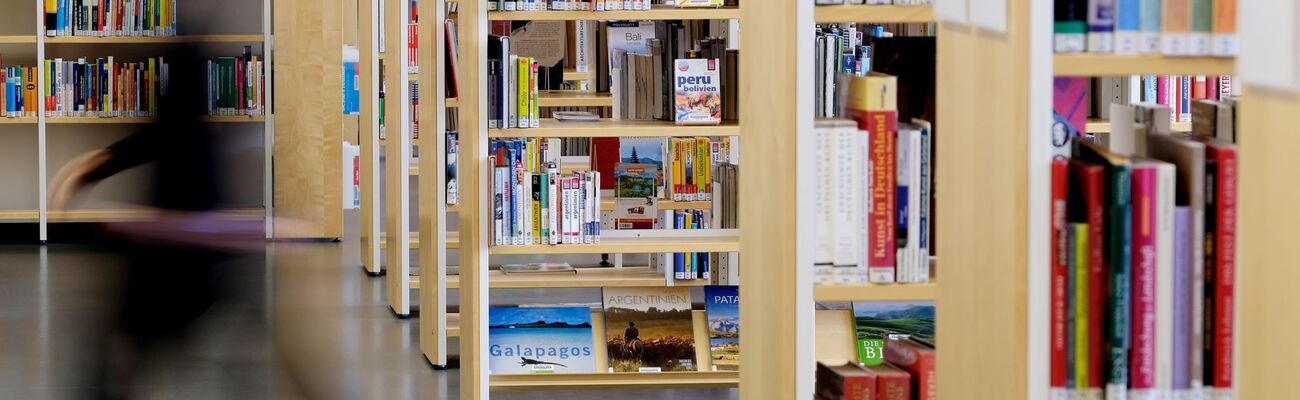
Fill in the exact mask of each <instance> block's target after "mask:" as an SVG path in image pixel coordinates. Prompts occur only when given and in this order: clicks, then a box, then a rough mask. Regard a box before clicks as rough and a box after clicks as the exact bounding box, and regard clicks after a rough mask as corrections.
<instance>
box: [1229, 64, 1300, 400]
mask: <svg viewBox="0 0 1300 400" xmlns="http://www.w3.org/2000/svg"><path fill="white" fill-rule="evenodd" d="M1296 115H1300V95H1297V94H1281V93H1276V92H1269V91H1266V90H1263V89H1256V88H1255V87H1251V86H1247V87H1246V88H1245V91H1244V96H1243V97H1242V100H1241V106H1240V109H1239V110H1238V111H1237V117H1238V118H1239V119H1238V121H1239V122H1238V128H1239V129H1240V130H1239V131H1238V132H1239V133H1238V134H1237V135H1238V136H1237V138H1238V140H1237V141H1238V146H1239V147H1238V152H1239V153H1238V157H1237V159H1238V161H1237V165H1238V170H1237V177H1238V178H1237V179H1238V180H1237V182H1238V183H1239V185H1238V187H1237V215H1238V219H1237V229H1238V236H1237V243H1238V252H1237V299H1238V304H1237V312H1238V314H1237V327H1238V329H1237V337H1236V343H1237V346H1238V347H1237V348H1238V352H1237V354H1236V356H1237V357H1236V366H1237V371H1235V372H1236V374H1237V379H1236V380H1235V383H1236V385H1237V387H1238V397H1237V398H1239V399H1295V398H1300V386H1297V385H1295V383H1294V382H1293V381H1294V380H1295V376H1294V372H1293V370H1294V369H1295V368H1294V367H1295V365H1296V359H1297V358H1300V351H1297V350H1296V346H1295V336H1296V332H1300V315H1298V314H1296V312H1295V310H1296V309H1300V296H1296V291H1297V288H1298V287H1300V268H1298V267H1300V262H1297V261H1296V255H1295V251H1294V249H1295V246H1296V243H1300V231H1297V230H1296V227H1297V226H1300V211H1297V209H1296V205H1297V204H1300V176H1297V174H1296V173H1297V171H1300V168H1297V167H1296V164H1295V162H1296V161H1295V150H1296V149H1300V136H1297V135H1296V133H1295V131H1296V129H1295V117H1296Z"/></svg>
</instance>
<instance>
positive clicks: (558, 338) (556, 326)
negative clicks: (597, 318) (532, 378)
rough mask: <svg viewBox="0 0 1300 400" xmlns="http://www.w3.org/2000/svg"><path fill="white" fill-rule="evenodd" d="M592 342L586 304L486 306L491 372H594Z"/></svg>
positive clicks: (588, 312)
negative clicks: (567, 305) (535, 306)
mask: <svg viewBox="0 0 1300 400" xmlns="http://www.w3.org/2000/svg"><path fill="white" fill-rule="evenodd" d="M592 344H593V342H592V334H591V309H589V308H587V307H544V308H522V307H490V308H489V309H488V370H490V371H492V373H493V374H532V373H582V372H596V359H595V358H594V357H593V356H592V355H593V349H592Z"/></svg>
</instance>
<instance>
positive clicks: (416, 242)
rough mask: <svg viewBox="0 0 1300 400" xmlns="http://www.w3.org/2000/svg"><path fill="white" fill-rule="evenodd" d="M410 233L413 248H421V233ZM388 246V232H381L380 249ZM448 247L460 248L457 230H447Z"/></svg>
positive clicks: (410, 245)
mask: <svg viewBox="0 0 1300 400" xmlns="http://www.w3.org/2000/svg"><path fill="white" fill-rule="evenodd" d="M408 235H410V237H411V239H410V241H409V242H410V244H409V247H410V248H412V249H418V248H420V233H419V232H411V233H408ZM387 248H388V233H380V234H379V249H380V250H384V249H387ZM447 248H448V249H459V248H460V235H458V234H457V233H456V232H447Z"/></svg>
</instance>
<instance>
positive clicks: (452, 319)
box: [447, 312, 460, 337]
mask: <svg viewBox="0 0 1300 400" xmlns="http://www.w3.org/2000/svg"><path fill="white" fill-rule="evenodd" d="M447 337H460V313H450V312H449V313H447Z"/></svg>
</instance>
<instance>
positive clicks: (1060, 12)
mask: <svg viewBox="0 0 1300 400" xmlns="http://www.w3.org/2000/svg"><path fill="white" fill-rule="evenodd" d="M1053 10H1054V14H1055V18H1054V22H1053V24H1052V50H1053V51H1055V52H1057V53H1080V52H1083V51H1085V50H1087V49H1088V2H1087V0H1055V7H1054V8H1053Z"/></svg>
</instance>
